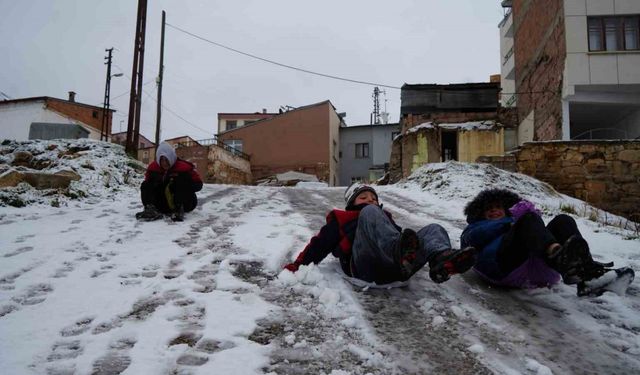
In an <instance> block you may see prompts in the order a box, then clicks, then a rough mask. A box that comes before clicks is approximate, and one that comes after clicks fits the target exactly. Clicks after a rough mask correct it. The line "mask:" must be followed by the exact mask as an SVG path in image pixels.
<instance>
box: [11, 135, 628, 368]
mask: <svg viewBox="0 0 640 375" xmlns="http://www.w3.org/2000/svg"><path fill="white" fill-rule="evenodd" d="M79 142H81V144H82V145H83V146H89V148H88V149H87V150H85V151H84V152H83V153H82V154H81V156H79V157H77V158H75V159H69V160H64V161H63V160H60V163H66V164H65V165H62V166H59V167H57V168H62V167H64V168H71V167H73V168H75V169H76V170H77V171H78V173H80V174H81V175H82V180H81V181H78V182H77V184H78V185H77V186H76V187H75V189H81V190H83V191H86V192H87V193H88V194H87V196H86V197H76V198H71V197H68V196H66V195H64V194H62V193H60V192H41V191H35V190H34V189H31V188H29V187H26V186H21V187H20V188H19V189H18V188H9V189H2V194H14V195H16V196H20V197H22V198H23V199H25V201H28V202H29V203H28V204H27V206H26V207H21V208H16V207H9V206H3V207H0V265H1V267H0V335H1V337H2V338H3V340H1V341H0V366H1V367H2V369H3V370H2V371H3V373H6V374H44V373H50V374H70V373H78V374H88V373H112V374H118V373H122V374H159V373H160V374H165V373H166V374H169V373H176V374H183V373H189V374H211V373H220V374H262V373H268V374H290V373H293V374H295V373H317V374H326V375H328V374H334V375H339V374H340V375H344V374H421V373H460V374H463V373H467V374H471V373H474V374H475V373H498V374H562V373H639V372H640V359H639V358H640V316H639V315H638V313H637V311H638V309H639V308H640V297H639V295H640V293H639V291H640V288H638V284H637V281H634V283H633V284H632V285H631V287H630V288H629V290H628V291H627V293H626V295H624V296H621V295H617V294H614V293H605V294H604V295H602V296H600V297H583V298H580V297H577V296H576V291H575V287H573V286H567V285H555V286H553V287H552V288H549V289H546V288H543V289H534V290H506V289H500V288H494V287H490V286H488V285H486V284H484V283H483V282H482V281H481V280H479V279H478V278H477V277H476V276H475V275H473V274H472V273H468V274H465V275H463V276H456V277H453V278H452V279H451V280H449V281H447V282H446V283H444V284H434V283H433V282H431V281H430V280H429V277H428V273H427V272H426V269H425V270H422V271H420V272H418V274H416V275H415V276H414V277H413V278H412V279H411V280H410V282H409V283H402V284H400V285H395V286H393V287H381V286H376V285H375V284H373V285H371V284H366V283H364V284H358V283H357V282H354V281H353V280H349V279H348V278H345V277H344V276H343V275H342V274H341V271H340V266H339V265H338V262H337V260H335V259H334V258H332V257H331V256H329V257H328V258H327V259H325V260H324V261H323V262H322V263H320V264H319V265H309V266H302V267H300V270H299V271H298V272H296V273H291V272H289V271H286V270H282V265H283V264H285V263H286V262H289V261H291V260H293V259H294V258H295V256H296V255H297V253H298V252H299V251H300V250H301V249H302V248H303V247H304V245H305V244H306V242H307V241H308V240H309V238H310V237H311V236H312V235H314V234H315V233H316V232H317V230H318V229H319V228H320V227H321V225H322V224H323V222H324V216H325V214H326V211H327V210H329V209H330V208H331V207H334V206H336V207H340V206H342V205H343V204H344V203H343V197H342V194H343V188H329V187H322V186H317V185H314V186H311V187H310V188H307V187H305V186H298V187H295V188H286V187H248V186H228V185H205V187H204V188H203V190H202V191H201V192H200V193H198V196H199V199H200V205H199V206H198V207H197V208H196V210H194V211H193V212H191V213H187V215H186V220H185V221H184V222H181V223H174V222H172V221H170V220H168V219H167V220H159V221H156V222H149V223H146V222H137V221H136V220H135V218H134V213H135V212H136V211H138V210H140V209H141V204H140V202H139V191H138V185H139V182H140V178H141V177H140V175H133V174H132V173H134V172H135V168H132V167H131V166H130V164H129V160H128V159H127V158H126V157H125V156H124V153H123V152H122V150H121V149H120V148H118V147H119V146H118V147H116V146H112V145H108V144H104V143H101V142H91V141H79ZM82 142H88V143H86V144H85V143H82ZM71 146H73V145H72V144H64V145H63V143H62V142H58V147H61V148H62V147H65V148H68V147H71ZM3 147H4V146H3ZM21 147H23V148H29V149H32V150H33V149H39V150H40V151H41V152H42V153H41V154H40V155H39V156H38V157H41V158H45V157H50V158H52V159H54V160H57V155H58V154H57V153H51V154H48V151H47V147H49V143H42V144H39V143H37V142H32V143H30V144H29V145H26V144H25V145H22V146H21ZM87 161H89V162H90V163H91V164H92V165H93V166H95V169H93V170H92V169H87V168H83V167H81V165H83V163H84V164H85V165H86V162H87ZM2 162H4V163H9V162H10V154H3V156H2ZM104 171H107V172H108V174H109V175H110V176H111V177H110V178H112V179H113V180H112V181H111V182H109V183H105V179H104V178H103V177H104V176H105V173H104ZM124 173H128V174H130V176H129V177H127V181H128V182H129V183H124ZM101 176H102V177H101ZM486 187H506V188H511V189H514V190H515V191H516V192H518V193H519V194H521V195H522V196H523V197H526V198H527V199H529V200H531V201H532V202H534V203H535V204H536V206H537V207H538V208H540V209H541V210H542V211H543V215H544V219H545V220H546V221H548V220H549V219H550V218H551V217H553V215H556V214H558V213H561V212H566V211H565V210H566V206H572V207H573V208H574V209H575V212H576V213H575V214H572V215H573V216H574V217H575V218H576V220H577V222H578V225H579V228H580V230H581V231H582V233H583V234H584V236H585V238H586V239H587V240H588V242H589V244H590V246H591V248H592V251H593V253H594V256H595V258H596V259H598V260H601V261H614V262H615V263H616V266H629V267H632V268H634V269H636V270H637V269H638V268H640V253H639V251H640V246H639V245H640V238H639V235H638V233H637V232H635V231H634V230H633V229H632V228H633V227H632V225H631V224H630V223H628V222H626V221H625V220H624V219H622V218H619V217H615V216H613V215H611V214H607V213H604V212H602V211H595V209H594V208H592V207H590V206H589V205H587V204H585V203H584V202H582V201H579V200H576V199H573V198H570V197H567V196H564V195H562V194H558V193H557V192H555V191H554V190H553V189H551V188H550V187H549V186H547V185H546V184H543V183H540V182H539V181H536V180H535V179H532V178H530V177H527V176H523V175H518V174H513V173H508V172H504V171H501V170H498V169H495V168H492V167H489V166H485V165H476V164H461V163H442V164H433V165H429V166H425V167H423V168H421V169H419V170H418V171H416V172H415V173H414V174H413V175H412V176H411V177H410V178H408V179H407V180H406V181H404V182H402V183H399V184H396V185H390V186H380V187H378V188H377V190H378V193H379V196H380V200H381V202H382V203H383V204H384V207H385V208H386V209H388V210H389V211H390V212H392V214H393V215H394V218H395V219H396V220H397V222H398V223H399V224H400V225H402V226H409V227H413V228H418V227H420V226H424V225H426V224H428V223H432V222H436V223H440V224H441V225H443V226H444V227H445V228H446V229H447V230H448V232H449V234H450V236H451V240H452V243H453V244H454V246H456V245H458V244H459V236H460V233H461V231H462V229H463V228H464V225H465V223H464V217H463V215H462V209H463V207H464V204H465V203H466V202H467V201H468V200H469V199H471V198H472V197H473V196H474V195H475V194H477V193H478V192H479V191H480V190H482V189H483V188H486ZM55 198H58V199H59V202H60V203H61V204H60V205H59V206H58V207H54V206H52V205H51V200H52V199H55ZM563 207H564V208H563ZM592 212H597V216H596V217H594V215H592V214H591V213H592ZM592 219H594V220H592ZM605 220H606V223H605ZM625 227H626V228H627V229H625Z"/></svg>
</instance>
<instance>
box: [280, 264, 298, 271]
mask: <svg viewBox="0 0 640 375" xmlns="http://www.w3.org/2000/svg"><path fill="white" fill-rule="evenodd" d="M299 267H300V265H299V264H298V263H289V264H287V265H286V266H284V269H287V270H289V271H291V272H296V271H297V270H298V268H299Z"/></svg>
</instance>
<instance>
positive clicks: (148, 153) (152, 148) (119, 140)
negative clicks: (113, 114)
mask: <svg viewBox="0 0 640 375" xmlns="http://www.w3.org/2000/svg"><path fill="white" fill-rule="evenodd" d="M111 142H113V143H116V144H119V145H122V146H126V144H127V132H121V133H114V134H111ZM155 157H156V145H155V143H153V142H151V141H150V140H149V139H148V138H147V137H145V136H144V135H142V134H139V135H138V157H137V159H138V160H140V161H141V162H143V163H145V164H149V163H150V162H151V161H152V160H153V159H154V158H155Z"/></svg>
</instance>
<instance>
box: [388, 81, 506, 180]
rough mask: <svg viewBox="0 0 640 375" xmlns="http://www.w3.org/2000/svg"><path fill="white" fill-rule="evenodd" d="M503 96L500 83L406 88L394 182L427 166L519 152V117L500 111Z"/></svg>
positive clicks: (393, 157) (394, 157) (396, 143)
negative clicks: (516, 132) (516, 131)
mask: <svg viewBox="0 0 640 375" xmlns="http://www.w3.org/2000/svg"><path fill="white" fill-rule="evenodd" d="M499 93H500V83H499V82H481V83H460V84H450V85H436V84H416V85H409V84H405V85H403V86H402V91H401V93H400V100H401V105H400V128H401V135H400V136H399V137H397V138H395V139H394V141H393V145H392V151H391V160H390V171H389V172H390V179H391V181H392V182H395V181H398V180H399V179H401V178H403V177H407V176H409V175H410V174H411V173H412V172H413V171H414V170H416V169H417V168H419V167H421V166H422V165H424V164H426V163H438V162H442V161H447V160H457V161H462V162H475V161H476V159H477V158H478V157H479V156H497V155H502V154H504V152H505V151H507V150H511V149H513V148H514V147H516V137H515V128H516V124H517V117H516V112H515V109H510V108H503V107H501V106H500V104H499V95H500V94H499Z"/></svg>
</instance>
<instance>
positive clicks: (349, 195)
mask: <svg viewBox="0 0 640 375" xmlns="http://www.w3.org/2000/svg"><path fill="white" fill-rule="evenodd" d="M363 191H370V192H372V193H373V195H375V196H376V199H378V193H376V191H375V190H374V189H373V188H372V187H371V186H369V185H364V184H361V183H359V182H354V183H353V184H351V185H350V186H349V187H348V188H347V190H345V192H344V201H345V203H346V207H347V208H349V207H351V206H352V205H353V202H355V200H356V198H357V197H358V195H359V194H360V193H362V192H363Z"/></svg>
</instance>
